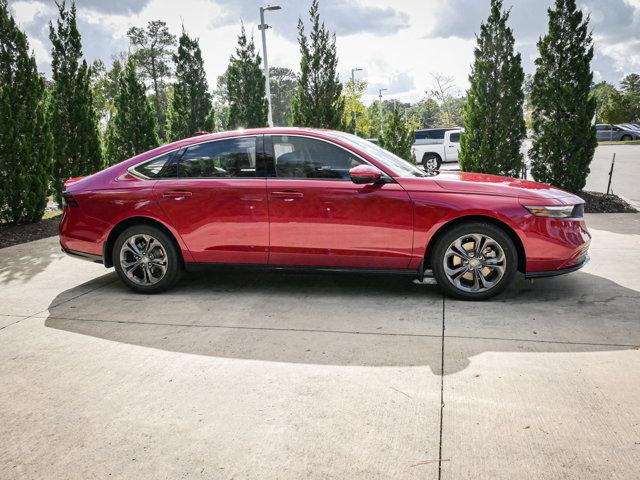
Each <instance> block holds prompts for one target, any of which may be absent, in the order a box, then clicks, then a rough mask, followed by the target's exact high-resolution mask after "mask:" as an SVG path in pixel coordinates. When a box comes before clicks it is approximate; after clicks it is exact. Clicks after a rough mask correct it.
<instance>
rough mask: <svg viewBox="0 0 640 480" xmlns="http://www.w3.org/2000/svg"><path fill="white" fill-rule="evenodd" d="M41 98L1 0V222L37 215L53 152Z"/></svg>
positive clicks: (41, 86)
mask: <svg viewBox="0 0 640 480" xmlns="http://www.w3.org/2000/svg"><path fill="white" fill-rule="evenodd" d="M45 97H46V87H45V83H44V79H43V78H42V77H41V76H40V75H39V74H38V70H37V68H36V61H35V58H34V57H33V56H30V55H29V43H28V41H27V36H26V35H25V34H24V32H22V31H21V30H20V29H19V28H18V27H17V25H16V23H15V20H14V19H13V18H12V17H11V15H10V14H9V8H8V5H7V1H6V0H0V221H3V222H10V223H31V222H36V221H38V220H40V219H41V218H42V214H43V212H44V209H45V206H46V204H47V193H48V190H49V174H50V168H51V155H52V153H53V152H52V145H51V136H50V132H49V129H48V124H47V121H46V105H45Z"/></svg>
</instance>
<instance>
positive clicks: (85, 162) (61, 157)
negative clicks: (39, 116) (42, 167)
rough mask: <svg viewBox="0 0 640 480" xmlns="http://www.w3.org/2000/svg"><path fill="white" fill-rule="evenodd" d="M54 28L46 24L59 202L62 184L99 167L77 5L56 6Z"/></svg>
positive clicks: (94, 116) (97, 138) (95, 116)
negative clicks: (51, 83)
mask: <svg viewBox="0 0 640 480" xmlns="http://www.w3.org/2000/svg"><path fill="white" fill-rule="evenodd" d="M58 12H59V15H60V18H59V19H58V20H57V23H56V27H55V28H54V26H53V24H52V23H51V22H50V23H49V38H50V39H51V42H52V43H53V49H52V51H51V56H52V61H51V69H52V71H53V88H52V90H51V98H50V101H49V112H48V118H49V125H50V126H51V129H52V135H53V148H54V150H53V152H54V153H53V174H52V177H53V190H54V193H55V195H56V197H57V199H58V202H59V201H60V193H61V191H62V188H63V187H62V184H63V182H64V181H65V180H66V179H68V178H71V177H77V176H80V175H89V174H91V173H94V172H96V171H98V170H99V169H100V168H101V167H102V150H101V148H100V133H99V131H98V114H97V112H96V108H95V101H94V99H93V91H92V88H91V71H90V69H89V67H88V65H87V62H86V61H85V60H82V44H81V38H80V32H78V27H77V25H76V5H75V3H72V4H71V8H70V9H67V8H66V5H65V2H64V1H63V2H62V3H60V4H59V5H58Z"/></svg>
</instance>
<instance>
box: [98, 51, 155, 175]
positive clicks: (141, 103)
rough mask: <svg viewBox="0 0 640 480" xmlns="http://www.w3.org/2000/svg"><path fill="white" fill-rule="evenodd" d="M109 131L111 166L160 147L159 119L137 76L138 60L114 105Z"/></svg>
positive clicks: (131, 65)
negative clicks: (157, 131) (157, 125)
mask: <svg viewBox="0 0 640 480" xmlns="http://www.w3.org/2000/svg"><path fill="white" fill-rule="evenodd" d="M114 107H115V108H114V110H115V111H114V114H113V117H112V118H111V122H109V128H108V131H107V158H108V161H109V163H110V164H111V165H113V164H115V163H118V162H121V161H123V160H126V159H128V158H130V157H133V156H135V155H138V154H139V153H143V152H145V151H147V150H150V149H152V148H154V147H157V146H158V135H157V133H156V117H155V114H154V111H153V107H152V106H151V104H150V103H149V100H148V99H147V96H146V94H145V86H144V84H143V83H142V82H141V81H140V80H139V79H138V76H137V75H136V62H135V59H134V58H133V57H132V58H129V60H128V61H127V65H126V66H125V69H124V71H123V72H122V75H120V80H119V81H118V94H117V95H116V98H115V101H114Z"/></svg>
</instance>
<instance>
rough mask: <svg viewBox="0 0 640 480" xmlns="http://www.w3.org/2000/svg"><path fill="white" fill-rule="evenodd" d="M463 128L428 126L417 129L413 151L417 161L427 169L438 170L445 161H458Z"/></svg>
mask: <svg viewBox="0 0 640 480" xmlns="http://www.w3.org/2000/svg"><path fill="white" fill-rule="evenodd" d="M463 131H464V129H462V128H427V129H422V130H416V131H415V136H416V141H415V143H414V144H413V147H411V151H412V153H413V155H414V157H415V159H416V163H417V164H419V165H422V166H423V167H424V169H425V170H427V171H433V170H438V169H439V168H440V165H442V163H445V162H457V161H458V155H459V154H460V133H462V132H463Z"/></svg>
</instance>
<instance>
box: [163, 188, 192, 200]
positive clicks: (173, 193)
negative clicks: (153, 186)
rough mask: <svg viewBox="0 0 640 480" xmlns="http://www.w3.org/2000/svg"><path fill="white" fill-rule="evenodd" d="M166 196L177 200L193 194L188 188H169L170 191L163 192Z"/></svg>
mask: <svg viewBox="0 0 640 480" xmlns="http://www.w3.org/2000/svg"><path fill="white" fill-rule="evenodd" d="M162 196H163V197H164V198H173V199H175V200H184V199H185V198H187V197H190V196H191V192H189V191H187V190H169V191H168V192H164V193H163V194H162Z"/></svg>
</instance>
